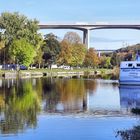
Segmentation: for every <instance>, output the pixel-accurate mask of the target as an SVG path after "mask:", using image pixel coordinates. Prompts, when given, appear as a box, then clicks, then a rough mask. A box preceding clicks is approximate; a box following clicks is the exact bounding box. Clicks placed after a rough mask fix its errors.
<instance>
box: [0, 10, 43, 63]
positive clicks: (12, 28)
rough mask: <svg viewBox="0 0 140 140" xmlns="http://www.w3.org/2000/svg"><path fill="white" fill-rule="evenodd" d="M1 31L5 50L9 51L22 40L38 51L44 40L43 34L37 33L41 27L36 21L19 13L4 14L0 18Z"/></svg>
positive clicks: (7, 55) (0, 35)
mask: <svg viewBox="0 0 140 140" xmlns="http://www.w3.org/2000/svg"><path fill="white" fill-rule="evenodd" d="M0 29H2V32H1V34H0V37H1V38H2V40H3V41H4V43H5V50H9V47H10V46H11V44H12V43H13V41H15V40H20V39H25V40H26V41H27V42H28V43H29V44H31V45H32V46H33V47H34V48H35V50H36V51H38V49H39V48H40V46H41V42H42V40H43V39H42V36H41V34H40V33H38V32H37V31H38V29H39V27H38V21H37V20H36V19H34V20H30V19H27V17H26V16H24V15H21V14H19V13H17V12H15V13H9V12H4V13H2V14H1V16H0ZM8 53H9V52H7V53H6V59H9V58H10V57H9V55H10V54H8ZM7 61H8V60H7Z"/></svg>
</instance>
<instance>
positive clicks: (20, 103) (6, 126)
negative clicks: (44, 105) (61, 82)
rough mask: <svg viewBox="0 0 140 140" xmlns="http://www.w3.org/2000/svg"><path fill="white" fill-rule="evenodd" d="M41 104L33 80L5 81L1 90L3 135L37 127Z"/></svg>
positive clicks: (0, 106) (0, 110) (0, 126)
mask: <svg viewBox="0 0 140 140" xmlns="http://www.w3.org/2000/svg"><path fill="white" fill-rule="evenodd" d="M9 81H10V82H9ZM39 102H40V100H39V97H38V95H37V93H36V91H34V90H33V87H32V84H31V80H29V79H26V80H18V81H14V80H3V85H2V87H1V88H0V130H1V133H6V134H8V133H17V132H19V131H20V130H24V129H26V128H27V127H36V124H37V123H36V122H37V112H38V111H39V109H40V107H39V104H40V103H39Z"/></svg>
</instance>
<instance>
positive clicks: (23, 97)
mask: <svg viewBox="0 0 140 140" xmlns="http://www.w3.org/2000/svg"><path fill="white" fill-rule="evenodd" d="M139 107H140V87H139V86H136V87H134V86H119V84H118V81H116V80H101V79H100V80H95V79H82V78H80V79H70V78H30V79H0V140H15V139H16V140H31V139H38V140H46V139H49V140H93V139H95V140H116V139H120V137H115V136H116V132H117V131H118V130H124V129H129V128H132V127H133V126H134V125H137V124H138V123H139V117H138V116H136V115H134V114H132V113H131V110H132V109H133V108H139Z"/></svg>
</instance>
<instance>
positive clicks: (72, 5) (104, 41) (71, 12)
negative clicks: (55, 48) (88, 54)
mask: <svg viewBox="0 0 140 140" xmlns="http://www.w3.org/2000/svg"><path fill="white" fill-rule="evenodd" d="M4 11H9V12H15V11H16V12H17V11H18V12H19V13H21V14H24V15H26V16H27V17H29V18H36V19H38V20H39V21H40V23H46V24H47V23H57V22H59V23H74V22H88V23H96V22H108V23H137V24H138V23H140V0H116V1H115V0H114V1H113V0H28V1H25V0H10V1H9V0H0V13H2V12H4ZM67 31H70V30H44V31H43V33H49V32H53V33H55V34H56V35H58V36H59V37H60V38H63V36H64V34H65V33H66V32H67ZM78 33H79V34H80V35H81V36H82V34H81V32H79V31H78ZM136 43H140V31H138V30H118V29H114V30H107V29H106V30H96V31H92V32H91V33H90V46H91V47H94V48H96V49H117V48H120V47H123V46H126V45H127V44H128V45H131V44H136Z"/></svg>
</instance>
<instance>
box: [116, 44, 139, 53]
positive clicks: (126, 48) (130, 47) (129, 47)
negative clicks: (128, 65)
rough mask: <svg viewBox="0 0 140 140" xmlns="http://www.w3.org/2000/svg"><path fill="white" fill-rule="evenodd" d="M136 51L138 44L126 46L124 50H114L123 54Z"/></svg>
mask: <svg viewBox="0 0 140 140" xmlns="http://www.w3.org/2000/svg"><path fill="white" fill-rule="evenodd" d="M137 50H140V44H136V45H132V46H127V47H125V48H120V49H118V50H116V52H117V53H121V52H122V53H123V52H136V51H137Z"/></svg>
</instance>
